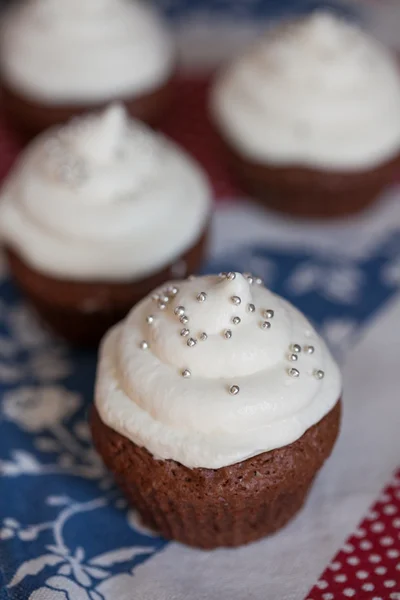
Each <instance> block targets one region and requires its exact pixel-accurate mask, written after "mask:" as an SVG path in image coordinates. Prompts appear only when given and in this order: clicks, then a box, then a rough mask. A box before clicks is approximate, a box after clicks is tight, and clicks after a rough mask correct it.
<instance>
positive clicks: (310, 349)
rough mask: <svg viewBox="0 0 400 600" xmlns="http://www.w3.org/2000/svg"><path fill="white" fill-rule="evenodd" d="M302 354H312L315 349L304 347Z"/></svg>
mask: <svg viewBox="0 0 400 600" xmlns="http://www.w3.org/2000/svg"><path fill="white" fill-rule="evenodd" d="M304 352H305V353H306V354H314V352H315V348H314V346H304Z"/></svg>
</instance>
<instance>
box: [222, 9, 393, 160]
mask: <svg viewBox="0 0 400 600" xmlns="http://www.w3.org/2000/svg"><path fill="white" fill-rule="evenodd" d="M212 110H213V113H214V116H215V119H216V122H217V123H218V125H219V127H220V128H221V131H222V133H223V134H224V136H225V137H226V138H227V139H228V140H229V141H230V143H232V145H233V146H234V147H235V148H236V149H237V150H238V151H239V152H240V153H242V154H243V155H244V156H246V157H249V158H250V159H252V160H254V161H258V162H268V163H272V164H275V165H278V166H279V165H300V166H302V165H303V166H310V167H322V168H327V169H341V170H342V169H344V170H346V169H348V170H351V169H360V168H368V167H372V166H375V165H377V164H380V163H382V162H384V161H386V160H387V159H390V158H392V157H393V156H394V155H396V154H397V153H398V152H399V150H400V76H399V73H398V66H397V64H396V62H395V59H394V57H393V56H392V55H391V54H390V53H389V51H388V50H386V49H385V48H384V47H383V46H381V45H380V44H379V42H378V41H375V40H374V39H373V38H372V37H371V36H369V35H368V34H367V33H365V32H364V31H362V30H361V29H360V28H359V27H357V26H356V25H354V24H351V23H349V22H347V21H345V20H342V19H341V18H339V17H337V16H336V17H335V16H334V15H333V14H331V13H328V12H316V13H314V14H313V15H312V16H309V17H308V18H305V19H303V20H299V21H294V22H291V23H289V24H285V25H283V26H278V27H276V28H275V29H273V30H272V31H271V32H269V33H267V34H266V35H265V37H264V38H263V39H262V40H261V41H260V42H259V43H258V44H257V45H256V46H255V47H254V48H252V49H251V50H250V51H249V52H248V53H247V54H245V55H244V56H243V57H242V58H240V59H239V60H237V61H236V62H234V63H233V64H232V65H231V66H230V67H228V69H227V70H226V71H225V72H224V73H222V74H221V76H220V77H219V79H218V80H217V81H216V85H215V87H214V90H213V94H212Z"/></svg>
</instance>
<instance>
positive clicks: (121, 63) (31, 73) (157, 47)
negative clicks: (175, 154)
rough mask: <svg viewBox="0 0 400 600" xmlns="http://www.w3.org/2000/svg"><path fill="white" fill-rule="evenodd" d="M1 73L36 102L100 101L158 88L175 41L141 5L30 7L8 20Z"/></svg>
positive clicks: (77, 0) (36, 2) (47, 2)
mask: <svg viewBox="0 0 400 600" xmlns="http://www.w3.org/2000/svg"><path fill="white" fill-rule="evenodd" d="M0 60H1V62H0V66H1V71H2V74H3V77H4V79H5V81H6V82H7V83H8V85H10V86H11V87H12V88H13V89H16V90H18V91H20V92H22V93H23V94H24V95H26V96H27V97H30V98H33V99H35V100H39V101H43V102H50V103H52V104H61V103H64V104H65V103H69V102H70V103H91V102H105V101H109V100H112V99H114V98H125V97H130V96H136V95H139V94H142V93H145V92H148V91H151V90H153V89H154V88H156V87H159V86H160V85H162V84H163V83H164V82H165V81H166V80H167V79H168V77H169V76H170V75H171V72H172V70H173V68H174V62H175V49H174V45H173V43H172V38H171V36H170V34H169V32H168V31H167V30H166V28H165V26H164V24H163V22H162V21H161V19H160V17H159V15H158V14H157V13H156V12H155V10H154V8H152V7H151V6H149V5H148V4H147V3H145V2H143V3H142V2H140V1H138V0H27V1H26V2H19V3H17V5H16V6H15V7H13V8H11V10H10V11H9V12H8V13H6V15H5V16H4V19H3V24H2V36H1V51H0Z"/></svg>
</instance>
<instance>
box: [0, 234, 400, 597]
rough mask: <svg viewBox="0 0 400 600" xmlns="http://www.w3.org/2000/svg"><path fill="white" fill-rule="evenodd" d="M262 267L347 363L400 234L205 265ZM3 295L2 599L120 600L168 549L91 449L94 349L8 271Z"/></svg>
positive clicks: (246, 248) (378, 301) (397, 267)
mask: <svg viewBox="0 0 400 600" xmlns="http://www.w3.org/2000/svg"><path fill="white" fill-rule="evenodd" d="M255 268H256V270H257V273H259V274H260V275H261V276H262V277H263V278H264V280H265V282H266V283H267V285H269V286H270V287H271V288H272V289H273V290H275V291H276V292H278V293H279V294H282V295H283V296H285V297H287V298H289V299H290V300H291V301H292V302H293V303H294V304H296V305H297V306H298V307H299V308H300V309H301V310H303V311H304V312H305V313H306V314H307V315H308V316H309V317H310V318H311V319H312V321H313V322H314V323H315V324H316V326H317V327H318V329H319V330H320V331H321V332H322V333H323V334H324V335H325V336H326V337H327V339H328V340H329V342H330V344H331V345H332V347H333V350H334V351H335V352H336V354H337V355H338V356H339V357H340V356H343V353H344V352H345V351H346V349H347V348H348V347H349V345H351V344H352V343H354V340H355V338H356V337H357V336H358V335H359V334H360V331H361V330H362V329H363V328H364V327H365V326H366V325H367V323H368V320H369V319H372V318H373V317H374V314H375V313H376V311H381V310H384V308H385V304H386V303H387V302H388V301H389V300H390V299H391V297H392V296H393V295H394V294H395V293H396V292H397V291H399V288H400V229H399V233H398V234H396V233H391V235H390V236H389V238H388V239H387V240H386V241H385V243H383V244H382V243H381V244H380V246H379V247H377V248H376V250H375V251H374V253H373V254H372V255H371V256H368V258H365V259H354V258H345V257H343V256H342V257H338V256H336V257H333V258H332V257H330V255H329V254H328V255H327V256H326V255H323V256H321V253H320V252H319V251H318V250H315V251H308V252H299V251H293V249H285V248H284V247H279V248H278V247H276V246H275V247H271V246H269V245H268V244H257V245H254V244H252V243H248V244H244V245H241V246H240V247H238V248H237V250H236V251H235V252H233V253H231V252H229V255H224V253H221V254H220V255H219V256H217V257H216V258H215V259H211V260H210V262H209V264H208V265H207V267H206V268H205V270H206V271H207V272H218V271H221V270H223V271H225V270H233V269H236V270H239V271H241V270H249V269H252V270H253V271H254V270H255ZM0 297H1V302H0V385H1V413H0V415H1V416H0V474H1V477H0V515H1V517H0V573H1V575H0V577H1V586H0V598H1V599H2V600H3V599H4V600H6V599H7V600H11V599H12V600H20V599H22V598H29V599H30V600H47V599H49V600H50V599H53V598H54V599H56V600H66V599H69V600H88V599H91V600H109V599H110V600H111V599H113V600H114V599H116V598H119V596H118V593H119V592H118V593H117V591H118V590H120V591H121V594H122V592H123V593H125V594H126V592H127V590H131V589H134V572H135V568H136V566H137V565H138V564H139V563H141V562H143V561H146V560H149V559H151V557H152V556H154V555H155V554H156V553H157V552H159V551H160V549H162V548H163V546H164V545H165V544H166V543H167V542H166V541H165V540H163V539H161V538H160V537H158V536H157V535H156V534H155V533H154V532H151V531H149V530H148V529H146V528H145V527H144V526H142V524H141V522H140V519H139V517H138V515H137V513H136V511H135V510H134V509H133V508H128V507H127V506H126V503H125V500H124V498H123V497H121V495H120V494H119V492H118V491H117V490H116V489H115V487H114V485H113V482H112V479H111V478H110V476H109V474H108V473H107V472H106V471H105V470H104V468H103V466H102V465H101V463H100V462H99V460H98V458H97V456H96V454H95V452H94V451H93V448H92V446H91V442H90V435H89V430H88V425H87V410H88V407H89V406H90V403H91V402H92V397H93V382H94V376H95V365H96V355H95V353H94V352H87V351H86V352H77V351H75V352H72V351H71V350H69V349H68V348H67V347H66V346H63V345H62V344H60V343H58V342H57V341H55V340H53V339H51V338H49V337H48V336H47V335H46V334H45V333H44V332H43V330H42V329H41V328H40V326H39V325H38V323H37V322H36V320H35V318H34V316H33V315H32V314H31V313H30V311H29V308H28V307H27V306H26V305H25V303H24V301H23V300H22V298H21V297H20V296H19V294H18V292H17V290H16V289H15V287H14V286H13V284H12V283H11V282H10V280H9V279H8V277H7V274H6V273H3V278H2V282H1V285H0ZM46 590H47V592H46ZM122 597H123V598H125V597H126V598H130V597H131V596H123V595H121V598H122ZM132 597H134V596H132Z"/></svg>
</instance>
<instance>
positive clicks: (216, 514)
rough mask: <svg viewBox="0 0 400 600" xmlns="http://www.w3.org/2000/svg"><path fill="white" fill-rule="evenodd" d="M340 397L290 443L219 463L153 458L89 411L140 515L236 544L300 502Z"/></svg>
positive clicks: (186, 539)
mask: <svg viewBox="0 0 400 600" xmlns="http://www.w3.org/2000/svg"><path fill="white" fill-rule="evenodd" d="M340 413H341V402H340V401H338V402H337V404H336V405H335V407H334V408H333V409H332V410H331V412H329V413H328V414H327V415H326V416H325V417H324V418H323V419H322V420H321V421H320V422H319V423H317V424H316V425H314V426H313V427H311V428H310V429H308V430H307V431H306V433H305V434H304V435H303V436H302V437H301V438H300V439H298V440H297V441H295V442H294V443H293V444H290V445H288V446H285V447H283V448H279V449H277V450H272V451H271V452H265V453H263V454H260V455H258V456H255V457H254V458H250V459H248V460H245V461H243V462H240V463H237V464H234V465H231V466H228V467H222V468H221V469H216V470H213V469H189V468H188V467H185V466H183V465H181V464H178V463H176V462H175V461H173V460H165V461H162V460H156V459H154V458H153V456H152V455H151V454H150V453H149V452H148V451H147V450H146V449H145V448H140V447H138V446H136V445H135V444H134V443H132V442H131V441H130V440H128V439H127V438H125V437H124V436H122V435H120V434H119V433H117V432H116V431H114V430H113V429H111V428H110V427H108V426H107V425H105V424H104V423H103V421H102V420H101V418H100V416H99V414H98V412H97V409H96V408H95V407H94V408H93V409H92V413H91V430H92V436H93V441H94V444H95V447H96V448H97V451H98V452H99V454H100V455H101V457H102V458H103V460H104V462H105V464H106V465H107V467H108V468H109V469H110V470H111V471H112V472H113V474H114V476H115V479H116V481H117V483H118V485H119V486H120V487H121V489H122V490H123V492H124V493H125V495H126V497H127V498H128V500H129V501H130V502H131V503H132V505H134V506H135V507H136V508H137V510H138V511H139V513H140V514H141V516H142V518H143V521H144V522H145V523H146V524H147V525H149V526H150V527H152V528H154V529H157V530H158V531H159V532H160V533H161V534H162V535H163V536H164V537H166V538H169V539H174V540H177V541H179V542H182V543H184V544H188V545H190V546H196V547H199V548H204V549H211V548H216V547H218V546H240V545H242V544H247V543H248V542H252V541H254V540H257V539H259V538H262V537H264V536H266V535H269V534H271V533H274V532H275V531H277V530H278V529H280V528H281V527H283V526H284V525H285V524H286V523H287V522H288V521H289V520H290V519H292V517H293V516H294V515H295V514H296V513H297V512H298V511H299V510H300V508H301V507H302V505H303V503H304V501H305V499H306V497H307V494H308V492H309V489H310V487H311V484H312V482H313V479H314V478H315V476H316V474H317V472H318V470H319V469H320V468H321V466H322V465H323V463H324V461H325V460H326V459H327V458H328V456H329V455H330V453H331V451H332V448H333V446H334V443H335V440H336V438H337V435H338V432H339V426H340Z"/></svg>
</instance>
